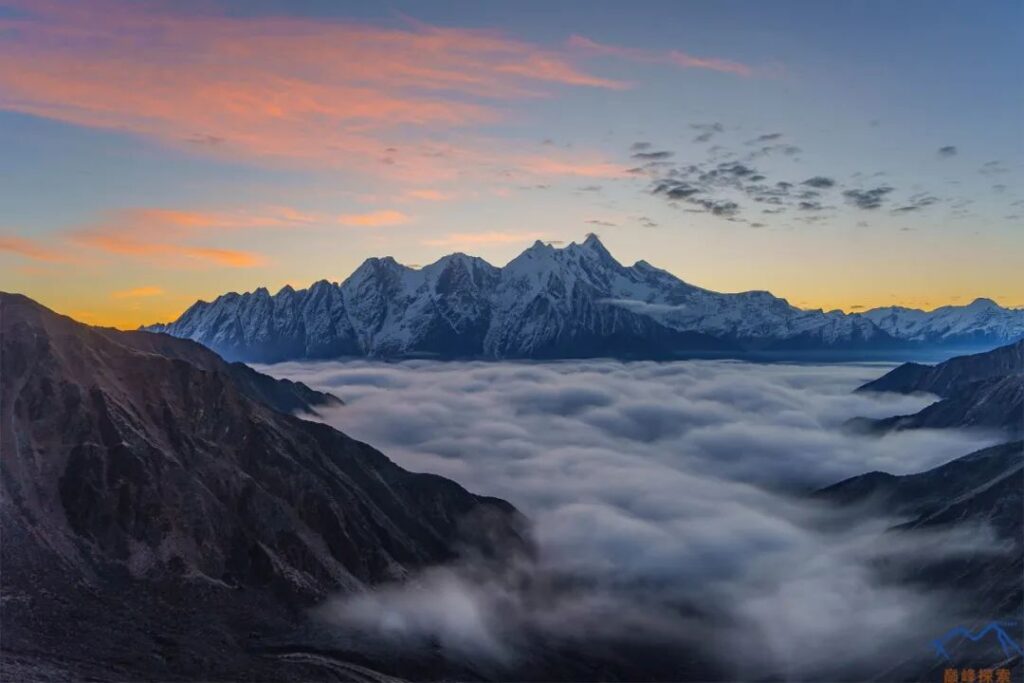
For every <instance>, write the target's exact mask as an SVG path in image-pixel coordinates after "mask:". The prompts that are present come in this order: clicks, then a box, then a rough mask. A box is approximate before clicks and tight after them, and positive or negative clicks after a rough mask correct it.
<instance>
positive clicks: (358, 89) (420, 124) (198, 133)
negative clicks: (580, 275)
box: [0, 0, 625, 177]
mask: <svg viewBox="0 0 1024 683" xmlns="http://www.w3.org/2000/svg"><path fill="white" fill-rule="evenodd" d="M6 4H8V5H12V6H14V7H16V8H18V9H19V12H17V13H16V14H15V15H14V16H13V17H11V16H9V17H6V18H0V33H2V34H3V35H4V39H3V41H0V108H3V109H8V110H12V111H19V112H23V113H27V114H32V115H36V116H42V117H47V118H53V119H57V120H61V121H65V122H69V123H72V124H76V125H81V126H88V127H95V128H104V129H112V130H118V131H125V132H129V133H134V134H137V135H141V136H145V137H149V138H155V139H158V140H160V141H162V142H164V143H166V144H170V145H174V146H178V147H183V148H186V149H191V150H193V151H196V152H201V153H205V154H211V155H215V156H216V155H223V156H230V157H245V158H251V159H256V160H266V161H273V162H275V163H279V162H287V163H293V164H299V165H307V166H308V165H317V166H356V167H357V168H359V169H360V170H364V171H375V172H379V173H386V174H389V175H394V176H403V175H405V176H409V177H438V176H439V173H438V171H437V169H438V167H443V166H445V165H446V164H447V165H451V164H452V163H457V159H456V160H454V161H453V160H452V159H451V158H450V156H449V157H445V156H444V155H441V154H438V153H437V149H436V148H435V147H434V146H433V145H429V144H424V143H425V140H426V137H425V135H424V134H428V133H430V132H431V131H436V130H450V129H460V128H465V127H469V126H475V125H479V124H481V123H487V122H491V121H495V120H497V119H499V118H501V117H502V116H503V112H504V111H506V110H507V107H504V106H496V105H497V103H500V102H506V101H508V100H515V99H523V98H533V97H540V96H546V95H548V94H550V93H549V91H548V88H549V87H555V86H560V87H569V86H571V87H592V88H605V89H621V88H623V87H625V84H623V83H621V82H618V81H614V80H611V79H605V78H601V77H599V76H595V75H593V74H590V73H588V72H586V71H584V70H582V69H581V68H580V67H579V66H577V65H575V64H573V63H572V61H571V60H570V58H569V57H568V56H566V55H564V54H560V53H559V52H557V51H555V50H550V49H546V48H543V47H541V46H538V45H534V44H531V43H528V42H524V41H519V40H515V39H512V38H509V37H507V36H504V35H502V34H500V33H497V32H493V31H483V30H474V29H452V28H436V27H432V26H428V25H424V24H414V25H412V26H409V27H404V28H383V27H381V26H378V25H371V24H361V23H356V22H344V21H328V20H312V19H305V18H282V17H274V18H251V17H249V18H238V17H228V16H220V15H214V14H185V13H182V12H178V11H175V10H174V5H153V4H149V3H146V4H137V3H128V2H109V1H108V2H102V1H101V2H97V1H89V2H81V3H68V4H64V3H54V2H47V1H46V0H38V1H37V0H32V1H31V2H29V1H28V0H8V2H7V3H6ZM416 131H419V132H416ZM410 136H411V137H410ZM403 141H404V142H403ZM393 148H397V149H398V151H397V152H391V151H389V150H391V149H393ZM448 173H449V174H450V171H448ZM441 175H443V174H441Z"/></svg>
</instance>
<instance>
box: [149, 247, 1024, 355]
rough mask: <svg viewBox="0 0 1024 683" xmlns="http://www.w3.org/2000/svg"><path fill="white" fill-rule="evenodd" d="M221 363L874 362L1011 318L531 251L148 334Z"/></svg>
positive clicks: (307, 293) (597, 252) (602, 253)
mask: <svg viewBox="0 0 1024 683" xmlns="http://www.w3.org/2000/svg"><path fill="white" fill-rule="evenodd" d="M149 329H150V330H154V331H163V332H167V333H169V334H172V335H175V336H178V337H187V338H190V339H194V340H196V341H199V342H201V343H203V344H205V345H207V346H209V347H211V348H213V349H214V350H216V351H217V352H218V353H221V354H222V355H224V356H225V357H227V358H232V359H240V360H248V361H268V362H270V361H279V360H286V359H297V358H332V357H340V356H372V357H403V356H414V355H435V356H442V357H483V358H571V357H592V356H612V357H620V358H672V357H677V356H680V355H685V354H687V353H689V352H717V353H740V352H744V351H751V350H754V351H757V350H768V351H779V350H817V349H845V350H850V349H885V348H898V347H906V346H913V345H920V344H944V345H955V344H962V343H973V344H979V343H990V344H991V345H994V344H998V343H1004V342H1005V341H1011V340H1014V339H1016V338H1019V337H1021V336H1024V311H1017V310H1010V309H1004V308H1000V307H999V306H997V305H996V304H995V303H993V302H991V301H988V300H981V299H979V300H978V301H975V302H974V303H972V304H971V305H969V306H965V307H946V308H942V309H937V310H936V311H933V312H931V313H925V312H923V311H912V310H910V309H876V310H872V311H868V312H866V313H862V314H845V313H843V312H841V311H829V312H825V311H821V310H813V311H808V310H803V309H799V308H797V307H795V306H792V305H790V304H789V303H788V302H787V301H786V300H785V299H781V298H779V297H776V296H773V295H772V294H771V293H769V292H763V291H752V292H742V293H738V294H722V293H718V292H712V291H709V290H706V289H702V288H700V287H696V286H694V285H691V284H688V283H686V282H684V281H682V280H680V279H679V278H677V277H675V276H674V275H672V274H671V273H668V272H666V271H664V270H660V269H658V268H655V267H654V266H652V265H650V264H648V263H647V262H645V261H638V262H637V263H636V264H634V265H633V266H629V267H627V266H623V265H622V264H621V263H619V262H618V261H616V260H615V258H614V257H612V255H611V254H610V253H609V252H608V250H607V249H606V248H605V247H604V245H603V244H602V243H601V242H600V240H599V239H598V238H597V237H596V236H595V235H590V236H588V237H587V239H586V240H585V241H584V242H583V243H582V244H576V243H572V244H570V245H568V246H566V247H565V248H562V249H557V248H554V247H552V246H550V245H547V244H544V243H542V242H539V241H538V242H536V243H534V245H533V246H531V247H530V248H529V249H527V250H526V251H524V252H523V253H522V254H520V255H519V256H518V257H516V258H515V259H513V260H512V261H511V262H509V263H508V264H507V265H506V266H505V267H503V268H497V267H495V266H492V265H491V264H489V263H487V262H486V261H484V260H482V259H480V258H476V257H472V256H467V255H465V254H452V255H449V256H445V257H444V258H442V259H440V260H438V261H437V262H435V263H432V264H430V265H428V266H425V267H424V268H422V269H418V270H417V269H413V268H409V267H406V266H403V265H401V264H399V263H397V262H396V261H395V260H394V259H392V258H390V257H387V258H371V259H368V260H367V261H366V262H364V263H363V264H362V265H361V266H360V267H359V268H358V269H357V270H356V271H355V272H354V273H353V274H352V275H351V276H350V277H349V278H348V279H346V280H345V281H344V282H342V283H341V284H336V283H331V282H327V281H326V280H322V281H320V282H317V283H315V284H314V285H313V286H311V287H310V288H309V289H304V290H294V289H292V288H291V287H285V288H283V289H282V290H281V291H280V292H278V293H277V294H276V295H273V296H272V295H271V294H270V293H269V292H268V291H267V290H266V289H265V288H260V289H257V290H256V291H254V292H252V293H246V294H236V293H230V294H225V295H223V296H221V297H218V298H217V299H216V300H215V301H213V302H212V303H207V302H203V301H200V302H197V303H196V304H194V305H193V306H192V307H191V308H189V309H188V310H187V311H186V312H185V313H184V314H182V316H181V317H180V318H179V319H178V320H176V321H174V322H172V323H168V324H164V325H154V326H152V327H150V328H149Z"/></svg>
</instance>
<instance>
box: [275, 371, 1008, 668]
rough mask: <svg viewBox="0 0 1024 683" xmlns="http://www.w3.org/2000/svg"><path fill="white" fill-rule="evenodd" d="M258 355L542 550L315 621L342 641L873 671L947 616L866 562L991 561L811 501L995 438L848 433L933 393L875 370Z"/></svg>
mask: <svg viewBox="0 0 1024 683" xmlns="http://www.w3.org/2000/svg"><path fill="white" fill-rule="evenodd" d="M261 369H262V370H264V371H266V372H269V373H270V374H273V375H276V376H280V377H287V378H289V379H294V380H300V381H303V382H306V383H307V384H310V385H311V386H314V387H316V388H320V389H324V390H328V391H331V392H333V393H335V394H336V395H338V396H340V397H341V398H342V399H343V400H345V401H346V403H347V405H345V406H343V407H337V408H332V409H329V410H328V411H326V412H325V413H324V414H323V415H322V416H321V418H320V419H323V420H325V421H326V422H328V423H330V424H331V425H333V426H335V427H337V428H338V429H341V430H343V431H344V432H346V433H347V434H350V435H351V436H353V437H354V438H357V439H360V440H364V441H366V442H368V443H370V444H371V445H373V446H375V447H377V448H380V449H381V450H382V451H383V452H385V453H386V454H387V455H388V456H389V457H391V458H393V459H394V460H395V461H396V462H398V463H399V464H400V465H402V466H403V467H406V468H409V469H412V470H414V471H423V472H431V473H436V474H440V475H443V476H446V477H451V478H453V479H455V480H456V481H458V482H460V483H461V484H463V485H464V486H465V487H466V488H468V489H469V490H471V491H473V492H475V493H480V494H486V495H493V496H499V497H502V498H505V499H507V500H509V501H511V502H512V503H513V504H514V505H516V506H517V507H518V508H519V509H520V510H521V511H522V512H523V513H524V514H525V515H526V516H527V517H528V518H529V520H530V522H531V524H532V528H533V533H534V536H535V539H536V542H537V555H536V558H533V559H530V560H527V559H524V560H523V561H522V562H521V563H520V566H518V567H516V568H514V569H511V570H509V569H506V570H504V571H502V572H500V573H497V574H495V573H491V572H487V571H484V570H483V569H481V566H480V563H478V562H475V561H474V560H473V559H472V558H468V559H466V560H464V561H462V562H459V563H456V564H454V565H452V566H447V567H442V568H439V569H433V570H430V571H428V572H427V573H425V574H423V575H422V576H418V577H414V578H413V580H411V581H408V582H406V583H404V584H402V585H396V586H394V587H385V588H383V589H380V590H377V591H375V592H372V593H366V594H360V595H357V596H354V597H353V596H346V597H344V598H339V599H337V600H335V601H332V602H330V603H328V604H327V605H325V606H323V607H322V608H321V611H320V612H319V615H320V616H321V617H323V618H324V619H325V620H326V622H327V623H328V624H331V625H332V626H333V627H336V628H338V629H339V633H344V632H346V631H348V632H361V633H372V634H375V636H376V637H378V640H376V641H375V642H378V643H379V642H389V639H400V640H402V641H403V644H404V646H405V647H406V648H408V647H410V646H411V644H415V643H417V642H418V643H420V644H423V645H426V644H435V645H437V646H439V647H440V648H441V649H442V651H444V652H445V653H446V655H447V656H449V657H451V658H454V659H460V658H465V659H468V660H472V661H473V662H474V666H476V667H477V669H476V670H478V671H487V670H488V667H498V669H496V670H498V671H501V670H503V669H501V668H500V667H508V666H512V663H514V662H516V661H517V659H519V658H522V659H529V658H530V657H533V656H535V654H534V652H535V648H536V643H537V642H540V641H542V642H545V643H551V642H562V643H569V644H572V643H576V644H578V645H579V646H580V647H583V645H584V643H586V644H587V647H588V648H589V649H590V650H591V651H594V650H595V644H600V643H601V642H607V643H609V644H610V645H609V647H619V648H621V646H622V643H624V642H626V643H629V642H635V643H637V644H640V643H642V644H643V645H644V646H650V647H660V648H661V651H662V652H666V651H667V652H686V653H692V654H690V655H687V656H688V657H691V661H694V662H696V663H695V664H694V666H695V667H712V669H713V670H715V671H725V672H729V673H730V674H732V675H738V676H740V677H750V676H752V675H761V674H765V675H769V674H770V675H780V676H787V677H789V676H797V677H807V676H811V677H822V676H826V677H827V676H845V677H849V676H851V675H854V676H857V675H868V674H870V673H872V672H877V671H878V667H880V666H891V665H892V664H893V663H894V662H899V661H905V660H908V659H911V660H912V659H916V658H918V657H921V658H924V657H928V656H930V652H929V650H928V645H927V643H928V641H929V638H930V637H932V636H933V634H932V633H931V632H932V631H933V630H935V629H936V627H937V625H941V624H944V623H947V622H950V621H951V620H955V619H956V617H957V615H958V612H959V610H960V608H961V605H958V604H957V602H956V600H952V599H950V598H949V597H948V596H945V595H942V594H940V593H937V592H935V591H931V592H929V591H927V590H925V589H923V588H921V587H915V586H914V585H912V584H910V583H907V582H902V581H893V580H892V577H891V575H890V576H889V578H885V577H884V572H882V571H880V568H881V567H888V568H889V569H890V570H891V569H892V568H893V567H900V566H911V565H913V564H914V563H920V562H926V561H927V560H928V558H929V557H930V556H935V557H939V556H941V557H942V558H944V559H949V558H955V557H956V556H957V555H958V554H959V553H965V554H976V553H978V552H996V553H997V552H999V548H998V545H997V544H993V543H992V537H991V535H990V534H989V533H988V531H987V530H986V529H985V528H983V527H979V528H972V529H966V528H962V527H961V528H958V529H957V530H956V531H955V532H946V533H941V534H940V533H939V532H931V533H928V534H915V535H914V536H912V537H911V536H908V535H901V534H895V533H891V532H887V530H888V529H890V528H891V527H892V526H893V525H894V524H897V523H898V522H899V521H901V520H899V519H895V518H888V517H885V516H878V515H864V514H858V513H851V512H850V511H841V510H838V509H836V508H833V507H829V506H827V505H825V504H823V503H822V502H820V501H818V500H816V499H815V498H814V496H813V495H811V493H812V492H813V491H814V490H816V489H818V488H820V487H823V486H827V485H829V484H832V483H835V482H837V481H839V480H842V479H844V478H846V477H850V476H854V475H858V474H863V473H866V472H869V471H875V470H880V471H886V472H890V473H894V474H906V473H912V472H919V471H923V470H926V469H929V468H931V467H935V466H938V465H940V464H942V463H945V462H948V461H949V460H952V459H954V458H956V457H959V456H962V455H965V454H967V453H969V452H971V451H974V450H977V449H979V448H982V447H984V446H988V445H991V444H994V443H996V442H997V441H998V438H997V436H996V435H993V434H986V433H984V432H973V431H957V430H943V431H941V432H940V431H929V430H917V431H912V432H903V433H894V434H890V435H887V436H884V437H877V436H864V435H860V434H855V433H852V432H850V431H849V430H847V429H844V426H843V425H844V423H845V422H846V421H847V420H849V419H851V418H854V417H858V416H867V417H884V416H889V415H897V414H907V413H913V412H916V411H918V410H920V409H921V408H922V407H924V406H926V405H928V404H929V403H930V402H932V400H934V397H930V396H895V395H894V396H885V397H879V396H871V395H865V394H855V393H853V389H855V388H856V387H857V386H859V385H860V384H861V383H863V382H865V381H868V380H871V379H874V378H876V377H878V376H880V375H881V374H883V373H884V372H885V371H886V370H887V369H888V366H883V365H873V364H846V365H829V366H819V365H798V364H751V363H744V362H733V361H688V362H676V363H621V362H613V361H602V360H592V361H567V362H557V363H543V364H539V363H474V362H464V363H438V362H433V361H407V362H402V363H387V364H385V363H376V362H366V361H353V362H344V363H342V362H322V363H283V364H278V365H271V366H264V367H262V368H261ZM666 644H668V645H670V646H674V648H672V647H670V648H665V645H666ZM597 649H598V650H600V648H597ZM740 652H742V657H738V656H737V654H738V653H740ZM883 663H884V664H883ZM709 670H711V669H709Z"/></svg>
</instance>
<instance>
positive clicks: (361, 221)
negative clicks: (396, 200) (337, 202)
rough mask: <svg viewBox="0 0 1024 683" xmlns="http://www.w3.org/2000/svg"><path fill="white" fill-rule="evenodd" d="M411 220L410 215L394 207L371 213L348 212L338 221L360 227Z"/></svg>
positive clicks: (380, 225) (381, 225)
mask: <svg viewBox="0 0 1024 683" xmlns="http://www.w3.org/2000/svg"><path fill="white" fill-rule="evenodd" d="M409 220H410V219H409V216H407V215H406V214H404V213H402V212H401V211H394V210H392V209H387V210H384V211H371V212H370V213H346V214H342V215H340V216H338V218H337V222H338V223H339V224H340V225H349V226H353V227H359V228H381V227H385V226H389V225H401V224H403V223H408V222H409Z"/></svg>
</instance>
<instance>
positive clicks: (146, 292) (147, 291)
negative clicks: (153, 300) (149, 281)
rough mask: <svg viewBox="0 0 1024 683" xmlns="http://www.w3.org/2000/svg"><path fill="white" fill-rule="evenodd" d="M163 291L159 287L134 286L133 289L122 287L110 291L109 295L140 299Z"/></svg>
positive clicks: (158, 294)
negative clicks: (118, 289)
mask: <svg viewBox="0 0 1024 683" xmlns="http://www.w3.org/2000/svg"><path fill="white" fill-rule="evenodd" d="M163 293H164V290H163V289H161V288H160V287H154V286H151V285H149V286H146V287H135V288H134V289H122V290H120V291H117V292H111V293H110V296H111V297H112V298H114V299H140V298H145V297H150V296H160V295H162V294H163Z"/></svg>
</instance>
